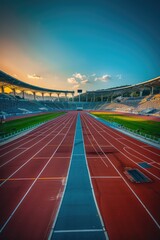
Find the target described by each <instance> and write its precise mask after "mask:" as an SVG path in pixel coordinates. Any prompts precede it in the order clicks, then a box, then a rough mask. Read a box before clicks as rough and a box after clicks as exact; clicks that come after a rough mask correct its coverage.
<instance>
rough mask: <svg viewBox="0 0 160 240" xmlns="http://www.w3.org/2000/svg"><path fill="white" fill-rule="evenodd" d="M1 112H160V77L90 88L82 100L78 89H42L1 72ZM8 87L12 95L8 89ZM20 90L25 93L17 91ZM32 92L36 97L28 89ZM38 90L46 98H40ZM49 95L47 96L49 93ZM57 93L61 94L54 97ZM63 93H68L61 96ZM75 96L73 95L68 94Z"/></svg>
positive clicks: (21, 113) (18, 113)
mask: <svg viewBox="0 0 160 240" xmlns="http://www.w3.org/2000/svg"><path fill="white" fill-rule="evenodd" d="M0 87H1V94H0V112H1V113H3V114H5V115H6V116H11V115H23V114H29V113H40V112H50V111H61V110H63V111H64V110H67V111H70V110H77V109H79V108H81V110H82V109H83V110H87V111H90V110H110V111H122V112H130V113H139V114H155V115H157V116H159V115H160V94H159V92H160V77H157V78H154V79H151V80H149V81H146V82H143V83H140V84H136V85H129V86H128V85H126V86H122V87H117V88H110V89H103V90H97V91H88V92H86V93H83V94H82V97H81V102H79V101H78V97H74V91H61V90H52V89H45V88H40V87H37V86H33V85H30V84H26V83H24V82H22V81H20V80H17V79H15V78H13V77H11V76H9V75H8V74H6V73H4V72H2V71H0ZM6 87H8V88H10V89H11V90H12V92H11V93H10V94H7V93H6V92H5V88H6ZM17 90H19V91H20V92H21V93H22V94H21V95H22V96H20V95H18V94H17ZM27 91H30V92H31V93H32V99H30V96H29V97H28V95H27V94H25V92H27ZM38 93H41V95H42V97H41V98H38V95H37V94H38ZM46 93H47V94H48V95H49V96H47V97H46V96H45V94H46ZM52 94H57V97H54V98H53V96H52ZM60 94H63V95H64V96H61V97H60ZM69 94H70V95H71V97H70V98H69V97H68V95H69Z"/></svg>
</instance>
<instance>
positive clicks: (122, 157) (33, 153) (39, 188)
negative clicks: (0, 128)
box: [0, 112, 160, 240]
mask: <svg viewBox="0 0 160 240" xmlns="http://www.w3.org/2000/svg"><path fill="white" fill-rule="evenodd" d="M76 115H77V113H75V112H70V113H68V114H65V115H63V116H60V117H58V118H57V119H55V120H53V121H50V122H48V123H45V124H44V125H43V126H40V127H38V128H37V129H35V130H33V131H32V132H30V133H28V134H26V135H25V136H23V137H21V138H19V139H16V140H14V141H12V142H10V143H7V144H5V145H4V146H1V148H0V228H1V233H0V239H13V240H14V239H16V240H17V239H24V240H32V239H33V240H41V239H47V238H48V235H49V232H50V229H51V226H52V224H53V222H54V219H55V217H56V213H57V210H58V207H59V203H60V200H61V197H62V194H63V190H64V184H65V181H66V177H67V171H68V166H69V161H70V156H71V150H72V145H73V138H74V132H75V124H76ZM81 119H82V126H83V133H84V140H85V148H86V155H87V161H88V164H89V169H90V174H91V179H92V183H93V187H94V191H95V196H96V199H97V203H98V206H99V209H100V212H101V215H102V218H103V221H104V223H105V227H106V230H107V233H108V235H109V238H110V239H111V240H118V239H126V240H128V239H131V240H132V239H159V238H160V229H159V224H160V214H159V212H160V204H159V203H160V187H159V181H160V174H159V173H160V150H158V149H155V148H153V147H151V146H149V145H147V144H144V143H142V142H140V141H137V140H135V139H132V138H131V137H128V136H126V135H124V134H122V133H120V132H118V131H116V130H114V129H111V128H109V127H107V126H105V125H103V124H102V123H100V122H98V121H97V120H96V119H94V118H92V117H90V116H89V115H88V114H86V113H83V112H82V113H81ZM140 162H148V163H149V164H150V165H151V166H152V167H151V168H148V169H143V168H141V167H140V166H139V165H138V163H140ZM125 167H136V168H138V169H140V170H141V171H142V172H144V173H145V174H146V175H147V176H148V177H149V178H150V179H151V180H152V182H151V183H146V184H135V183H131V182H130V181H129V180H128V179H127V177H126V176H125V174H124V168H125Z"/></svg>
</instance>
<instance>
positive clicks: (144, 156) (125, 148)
mask: <svg viewBox="0 0 160 240" xmlns="http://www.w3.org/2000/svg"><path fill="white" fill-rule="evenodd" d="M127 148H129V149H131V150H132V151H133V152H136V153H137V154H139V155H141V156H142V157H143V158H146V159H149V160H150V161H151V160H152V159H151V158H149V157H147V156H146V155H144V154H142V153H140V152H137V151H136V150H135V149H134V148H131V147H129V146H125V147H124V148H123V149H124V150H125V151H126V152H127V153H129V154H131V153H130V152H128V151H127ZM131 155H133V154H131ZM134 156H135V155H134ZM135 157H136V156H135ZM136 158H139V157H136ZM159 160H160V159H159ZM153 161H154V160H153Z"/></svg>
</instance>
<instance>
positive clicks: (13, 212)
mask: <svg viewBox="0 0 160 240" xmlns="http://www.w3.org/2000/svg"><path fill="white" fill-rule="evenodd" d="M74 120H75V118H74V117H73V120H72V122H71V124H70V127H69V128H68V131H67V132H66V135H65V136H64V137H63V139H62V140H61V142H60V143H59V145H58V147H57V149H56V150H55V151H54V152H53V154H52V156H51V157H50V158H49V160H48V161H47V163H46V164H45V165H44V167H43V168H42V170H41V171H40V172H39V174H38V175H37V177H36V178H35V180H34V181H33V183H32V184H31V185H30V187H29V188H28V190H27V191H26V193H25V194H24V196H23V197H22V198H21V200H20V201H19V203H18V204H17V206H16V207H15V208H14V210H13V211H12V213H11V214H10V216H9V217H8V219H7V220H6V221H5V223H4V224H3V225H2V227H1V229H0V233H1V232H2V231H3V230H4V228H5V227H6V225H7V224H8V222H9V221H10V220H11V218H12V217H13V215H14V214H15V212H16V211H17V209H18V208H19V206H20V205H21V204H22V202H23V200H24V199H25V198H26V196H27V195H28V193H29V192H30V191H31V189H32V187H33V186H34V184H35V183H36V181H37V180H38V178H39V177H40V175H41V174H42V173H43V171H44V170H45V168H46V167H47V166H48V164H49V163H50V161H51V160H52V157H53V156H54V154H55V153H56V151H57V150H58V148H59V147H60V146H61V145H62V143H63V141H64V139H65V138H66V136H67V134H68V133H69V131H70V129H71V127H72V125H73V123H74ZM65 126H66V125H65ZM62 129H63V128H62Z"/></svg>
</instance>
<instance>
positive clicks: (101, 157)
mask: <svg viewBox="0 0 160 240" xmlns="http://www.w3.org/2000/svg"><path fill="white" fill-rule="evenodd" d="M87 138H88V140H89V142H90V143H91V146H92V147H93V149H94V150H95V152H96V153H97V155H98V157H99V158H100V159H101V160H102V162H103V163H104V165H105V166H106V167H108V164H107V163H106V162H105V161H104V160H103V156H101V155H100V154H99V152H98V151H97V149H96V148H95V146H94V145H93V142H92V141H91V139H90V137H89V136H88V135H87ZM92 140H94V139H93V137H92Z"/></svg>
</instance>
